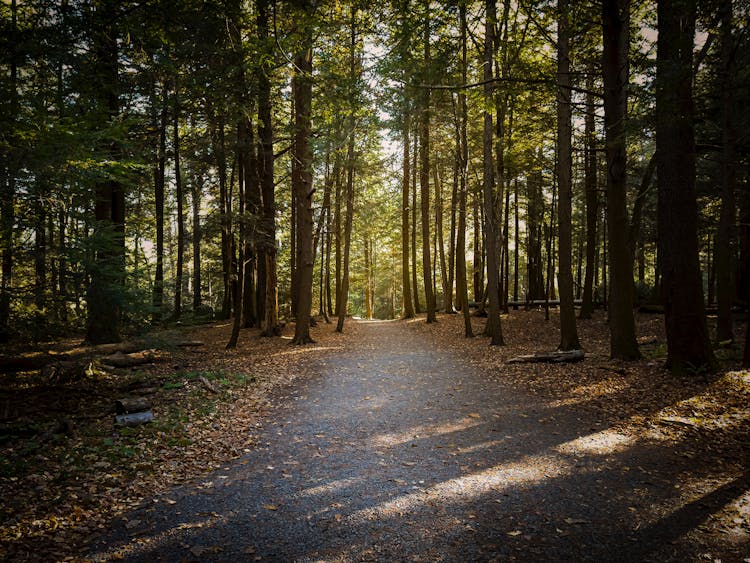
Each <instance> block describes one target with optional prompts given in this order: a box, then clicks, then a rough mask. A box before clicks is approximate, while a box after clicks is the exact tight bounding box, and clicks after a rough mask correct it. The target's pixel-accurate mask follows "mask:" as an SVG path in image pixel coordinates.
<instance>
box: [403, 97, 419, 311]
mask: <svg viewBox="0 0 750 563" xmlns="http://www.w3.org/2000/svg"><path fill="white" fill-rule="evenodd" d="M410 129H411V119H410V116H409V110H408V109H406V110H405V111H404V127H403V131H404V132H403V143H404V158H403V181H402V183H401V186H402V188H401V197H402V201H401V287H402V288H403V289H402V295H403V308H404V317H406V318H407V319H411V318H413V317H414V301H413V299H412V296H411V280H410V279H409V183H410V182H411V170H410V169H409V163H410V161H411V152H410V150H409V132H410ZM415 267H416V265H415ZM415 289H416V288H415Z"/></svg>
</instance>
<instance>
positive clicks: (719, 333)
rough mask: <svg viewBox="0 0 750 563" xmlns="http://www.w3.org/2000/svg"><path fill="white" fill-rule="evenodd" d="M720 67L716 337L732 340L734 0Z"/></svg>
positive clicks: (726, 12) (726, 11)
mask: <svg viewBox="0 0 750 563" xmlns="http://www.w3.org/2000/svg"><path fill="white" fill-rule="evenodd" d="M719 15H720V18H721V37H720V44H721V45H720V51H721V53H720V62H719V64H720V68H719V82H720V88H721V97H720V99H721V131H722V139H721V147H722V149H721V210H720V213H719V226H718V229H717V232H716V250H715V255H716V261H715V272H716V298H717V305H718V315H717V323H716V340H717V341H719V342H725V341H730V342H731V341H733V340H734V331H733V328H732V302H733V301H734V283H733V277H734V276H733V271H732V257H733V254H734V247H735V239H736V236H735V232H734V230H735V222H736V213H737V210H736V206H735V196H734V193H735V189H736V184H737V131H736V129H735V120H736V114H735V107H734V106H735V102H734V97H735V95H734V89H735V84H734V83H735V74H736V64H735V54H734V53H735V41H734V37H733V34H732V1H731V0H721V2H720V4H719Z"/></svg>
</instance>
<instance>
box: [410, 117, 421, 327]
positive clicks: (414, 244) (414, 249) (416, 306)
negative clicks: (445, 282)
mask: <svg viewBox="0 0 750 563" xmlns="http://www.w3.org/2000/svg"><path fill="white" fill-rule="evenodd" d="M417 131H418V128H417V126H416V124H415V126H414V131H413V136H412V138H413V139H414V149H413V150H412V152H413V155H412V159H413V160H412V167H411V287H412V290H413V291H414V312H415V313H421V312H422V307H421V305H420V304H419V285H418V284H417V170H418V168H419V167H418V158H419V138H418V135H417Z"/></svg>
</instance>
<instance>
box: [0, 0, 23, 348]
mask: <svg viewBox="0 0 750 563" xmlns="http://www.w3.org/2000/svg"><path fill="white" fill-rule="evenodd" d="M10 9H11V28H10V53H9V58H10V85H9V89H10V96H9V98H10V100H9V103H8V120H7V122H8V123H9V127H8V128H7V130H6V133H5V135H7V144H6V146H7V147H8V148H7V149H5V150H4V154H3V157H4V160H5V163H4V165H3V176H4V177H3V183H2V186H0V189H1V190H2V192H0V247H1V248H2V257H0V261H1V262H2V264H1V265H0V342H4V341H6V340H8V339H10V331H9V329H10V304H11V288H12V285H13V284H12V281H13V225H14V223H15V199H16V154H15V150H14V147H16V145H17V143H16V140H15V137H16V131H15V126H16V124H15V122H16V120H17V116H18V64H19V61H18V59H19V56H18V46H19V41H18V3H17V2H16V0H11V6H10Z"/></svg>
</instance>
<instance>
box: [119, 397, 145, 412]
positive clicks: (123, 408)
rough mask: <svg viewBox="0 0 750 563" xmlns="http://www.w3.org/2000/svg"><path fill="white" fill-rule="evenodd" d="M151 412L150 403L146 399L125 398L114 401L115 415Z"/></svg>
mask: <svg viewBox="0 0 750 563" xmlns="http://www.w3.org/2000/svg"><path fill="white" fill-rule="evenodd" d="M149 410H151V402H150V401H149V400H148V399H147V398H146V397H125V398H123V399H118V400H116V401H115V412H116V413H117V414H130V413H135V412H143V411H149Z"/></svg>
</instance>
